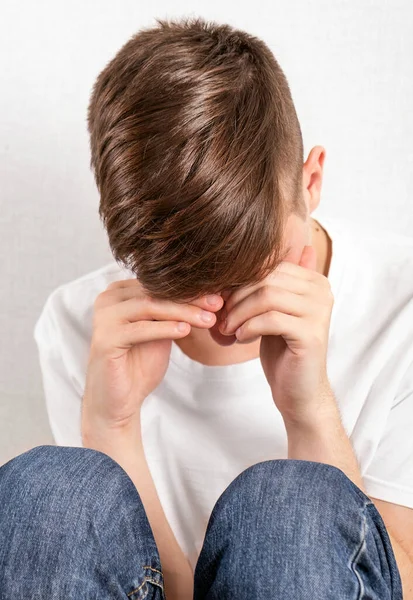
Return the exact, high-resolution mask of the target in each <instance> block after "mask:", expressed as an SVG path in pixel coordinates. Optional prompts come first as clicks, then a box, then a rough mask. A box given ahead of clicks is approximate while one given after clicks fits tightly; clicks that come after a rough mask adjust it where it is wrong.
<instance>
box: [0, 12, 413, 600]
mask: <svg viewBox="0 0 413 600" xmlns="http://www.w3.org/2000/svg"><path fill="white" fill-rule="evenodd" d="M88 129H89V133H90V143H91V166H92V168H93V171H94V175H95V179H96V183H97V187H98V190H99V195H100V206H99V214H100V217H101V218H102V220H103V223H104V225H105V228H106V231H107V234H108V238H109V243H110V247H111V250H112V253H113V256H114V261H113V262H111V263H110V264H109V265H105V266H104V267H102V268H100V269H97V270H96V271H94V272H92V273H88V274H86V275H84V276H82V277H80V278H78V279H77V280H75V281H71V282H68V283H64V284H62V285H61V286H59V287H58V288H57V289H56V290H54V291H53V292H52V293H51V294H50V296H49V297H48V299H47V301H46V303H45V306H44V309H43V311H42V314H41V315H40V317H39V319H38V321H37V323H36V328H35V339H36V343H37V345H38V349H39V357H40V365H41V370H42V374H43V382H44V390H45V399H46V406H47V411H48V415H49V420H50V425H51V429H52V432H53V436H54V439H55V441H56V444H57V446H56V447H53V446H43V447H38V448H35V449H32V450H31V451H29V452H28V453H25V454H23V455H21V456H19V457H16V458H15V459H13V460H12V461H10V462H9V463H7V464H6V465H4V466H3V467H2V468H1V469H0V490H1V501H2V502H3V503H4V502H5V503H6V511H4V515H5V516H4V517H3V519H2V520H1V521H0V531H2V533H3V534H4V535H3V539H6V540H13V539H15V543H14V544H12V543H10V544H9V545H8V546H7V544H3V554H2V561H3V562H2V563H1V564H3V565H4V564H6V565H9V566H8V567H7V568H6V570H3V571H2V572H3V575H1V577H2V580H0V583H2V585H3V587H2V589H7V590H10V591H8V595H7V593H6V596H5V597H6V598H11V597H13V598H14V597H18V596H19V594H20V595H21V594H22V591H23V589H24V590H27V589H28V588H30V589H31V590H32V597H33V598H34V597H53V598H60V597H62V598H63V597H64V598H66V599H67V598H72V597H73V598H75V597H76V598H82V597H85V598H86V597H89V596H88V593H89V594H91V595H93V594H94V597H101V598H106V597H108V598H109V597H110V598H115V597H116V598H118V597H119V598H121V597H122V598H123V597H125V595H127V596H128V597H129V598H133V599H134V598H154V599H156V598H165V597H166V598H168V600H170V599H171V598H172V599H173V600H174V599H176V598H179V599H183V600H186V599H188V598H191V597H192V594H193V595H194V598H196V599H199V600H200V599H201V598H205V599H206V598H208V599H210V600H212V599H218V598H219V599H221V600H226V599H229V598H232V599H237V600H238V599H239V600H242V599H243V598H257V599H258V598H284V599H286V600H290V599H292V598H294V599H295V600H297V599H298V600H301V599H306V598H317V599H321V598H323V599H325V598H334V599H335V600H337V599H338V600H340V599H342V598H343V599H344V598H348V599H349V598H354V599H355V598H360V599H361V598H372V599H379V598H380V600H384V599H387V598H388V599H393V600H396V599H397V600H398V599H400V598H402V597H404V598H405V600H412V598H413V575H412V573H413V558H412V557H413V510H412V509H413V460H412V458H413V442H412V436H411V431H412V430H413V410H412V409H413V344H412V342H411V340H412V339H413V337H412V334H413V318H412V317H413V285H412V281H411V277H409V273H410V272H411V269H412V268H413V252H412V250H413V240H412V239H410V238H409V237H407V236H402V235H399V234H394V233H390V232H387V231H381V230H378V229H374V228H367V227H366V226H365V225H362V224H360V223H357V222H356V221H354V222H353V221H349V220H345V219H338V218H337V217H335V218H334V217H331V216H327V215H324V216H320V217H319V216H318V215H317V219H315V218H314V212H315V211H316V210H317V209H318V208H319V203H320V196H321V186H322V178H323V169H324V159H325V155H326V152H325V149H324V148H323V147H322V146H316V147H314V148H312V149H311V151H310V153H309V155H308V157H307V159H306V161H305V162H304V156H303V140H302V134H301V129H300V125H299V121H298V118H297V114H296V110H295V107H294V103H293V100H292V96H291V91H290V88H289V85H288V83H287V79H286V77H285V75H284V73H283V71H282V69H281V67H280V66H279V64H278V62H277V60H276V59H275V57H274V55H273V54H272V52H271V51H270V49H269V48H268V46H267V45H266V44H265V43H264V42H263V41H262V40H260V39H258V38H257V37H254V36H252V35H250V34H248V33H247V32H244V31H240V30H238V29H234V28H233V27H231V26H229V25H226V24H223V25H222V24H217V23H215V22H206V21H205V20H203V19H201V18H199V17H197V18H190V19H181V20H175V21H171V20H170V21H167V20H161V19H157V25H156V26H154V27H151V28H147V29H142V30H141V31H139V32H138V33H137V34H136V35H134V36H133V37H132V38H131V39H130V40H129V41H128V42H127V43H126V44H125V45H124V46H123V47H122V48H121V49H120V50H119V52H118V53H117V54H116V56H115V57H114V58H113V59H112V60H111V61H110V62H109V63H108V64H107V65H106V67H105V68H104V69H103V71H102V72H101V73H100V74H99V76H98V78H97V81H96V83H95V85H94V88H93V91H92V95H91V100H90V104H89V109H88ZM209 300H211V301H212V304H209ZM214 300H215V302H214ZM203 317H204V318H205V319H206V320H202V319H203ZM178 324H181V325H182V329H178ZM6 489H7V490H10V489H12V490H13V491H12V493H11V495H10V499H9V500H8V499H7V494H6V492H5V490H6ZM30 524H33V525H30ZM27 531H29V532H30V535H29V536H28V535H27ZM13 532H14V538H13ZM23 534H25V535H23ZM42 535H43V537H42ZM23 540H24V541H23ZM5 547H6V550H5V549H4V548H5ZM22 549H23V550H22ZM5 552H6V554H5ZM22 552H23V554H22ZM17 556H19V560H17ZM21 556H23V557H24V560H23V561H21ZM22 562H23V565H22V564H21V563H22ZM10 565H14V568H12V567H10ZM68 565H69V566H68ZM7 569H9V571H8V570H7ZM7 586H8V587H7ZM19 586H20V587H19ZM35 591H37V593H38V595H37V596H35ZM53 594H54V595H53ZM59 594H60V595H59ZM82 594H83V595H82ZM25 597H27V593H26V595H25Z"/></svg>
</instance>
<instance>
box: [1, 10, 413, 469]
mask: <svg viewBox="0 0 413 600" xmlns="http://www.w3.org/2000/svg"><path fill="white" fill-rule="evenodd" d="M145 4H146V6H143V3H141V2H139V1H137V0H134V1H132V0H120V1H118V2H113V1H110V2H109V1H108V0H99V1H97V0H96V1H92V0H82V1H81V0H71V2H67V1H62V0H42V1H41V0H38V1H37V2H31V1H30V0H20V1H17V2H16V1H15V0H2V3H1V6H0V88H1V89H0V142H1V143H0V153H1V159H0V203H1V206H0V209H1V210H0V252H1V257H2V259H1V273H0V336H1V343H0V464H2V463H4V462H5V461H6V460H8V459H9V458H12V457H13V456H15V455H17V454H19V453H21V452H24V451H25V450H28V449H29V448H32V447H33V446H36V445H40V444H49V443H53V440H52V437H51V433H50V430H49V426H48V422H47V416H46V412H45V408H44V400H43V390H42V385H41V378H40V371H39V367H38V362H37V355H36V349H35V345H34V341H33V326H34V322H35V320H36V318H37V316H38V314H39V313H40V310H41V308H42V306H43V304H44V302H45V299H46V297H47V295H48V294H49V293H50V292H51V291H52V290H53V289H54V288H55V287H56V286H57V285H59V284H61V283H63V282H66V281H69V280H71V279H74V278H75V277H78V276H80V275H82V274H83V273H86V272H88V271H90V270H92V269H95V268H97V267H99V266H100V265H102V264H104V263H106V262H108V261H109V260H110V258H111V257H110V253H109V250H108V247H107V243H106V238H105V235H104V232H103V230H102V228H101V225H100V222H99V220H98V217H97V205H98V196H97V192H96V189H95V186H94V182H93V177H92V174H91V172H90V170H89V149H88V138H87V132H86V121H85V119H86V107H87V102H88V97H89V93H90V90H91V87H92V84H93V81H94V79H95V77H96V76H97V74H98V72H99V71H100V70H101V69H102V68H103V66H104V65H105V64H106V62H107V61H108V60H109V59H110V58H111V57H112V55H113V54H114V53H115V52H116V51H117V49H118V48H119V47H120V46H121V45H122V44H123V43H124V42H125V41H126V40H127V39H128V37H129V36H130V35H132V33H134V32H135V31H137V30H138V29H139V28H140V27H144V26H148V25H151V24H152V23H153V18H154V17H155V16H158V17H166V16H184V15H186V16H190V15H194V14H199V15H201V16H204V17H206V18H208V19H216V20H218V21H220V22H229V23H230V24H233V25H235V26H238V27H240V28H243V29H246V30H248V31H250V32H251V33H253V34H256V35H258V36H259V37H261V38H263V39H264V40H265V41H266V42H267V43H268V44H269V45H270V47H271V49H272V50H273V52H274V53H275V55H276V56H277V58H278V59H279V61H280V63H281V65H282V67H283V68H284V70H285V72H286V74H287V77H288V79H289V81H290V85H291V88H292V92H293V96H294V98H295V101H296V106H297V111H298V114H299V117H300V119H301V123H302V129H303V135H304V141H305V147H306V153H308V152H309V150H310V149H311V147H312V146H314V145H316V144H321V145H323V146H324V147H325V148H326V150H327V158H326V163H325V183H324V192H323V204H324V206H325V209H324V208H323V211H324V210H325V211H327V212H329V213H331V214H333V215H343V216H345V217H350V218H355V219H360V220H363V221H366V222H368V221H370V220H371V221H374V222H376V223H377V224H378V225H380V226H383V225H384V226H385V227H388V228H389V229H393V230H396V231H400V232H404V233H408V234H410V233H411V232H412V230H413V209H412V207H413V199H412V188H413V185H412V184H413V175H412V172H413V169H412V166H413V148H412V140H413V117H412V114H413V111H412V110H411V107H412V106H413V77H412V57H413V4H412V3H411V2H410V1H409V0H391V1H390V0H388V1H384V0H376V1H370V2H369V1H366V0H346V1H345V0H343V1H340V2H331V0H313V1H312V2H311V3H308V2H303V1H297V0H293V1H292V0H282V1H281V0H280V1H278V2H273V1H271V2H262V1H261V2H260V1H257V2H245V3H243V4H242V5H240V3H239V2H235V1H229V0H227V2H222V1H220V2H211V1H209V2H206V1H205V2H198V3H195V5H194V3H193V2H184V1H183V0H175V2H173V4H171V3H170V2H167V1H166V0H164V1H162V0H153V1H152V2H151V3H145Z"/></svg>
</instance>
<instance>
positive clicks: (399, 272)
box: [319, 216, 413, 365]
mask: <svg viewBox="0 0 413 600" xmlns="http://www.w3.org/2000/svg"><path fill="white" fill-rule="evenodd" d="M319 222H320V224H321V225H322V226H323V227H325V229H326V231H327V232H328V233H329V235H330V237H331V239H332V241H333V256H332V262H331V267H330V270H332V276H333V281H334V282H335V288H336V289H335V290H334V289H333V292H335V294H334V295H335V304H336V305H337V306H336V307H335V311H336V320H335V326H336V327H337V330H338V331H339V334H340V336H344V337H346V336H349V339H350V338H351V339H352V340H353V344H356V343H359V344H360V345H361V346H363V348H364V350H366V351H367V349H370V350H371V349H373V348H377V350H378V352H380V355H381V356H382V357H383V356H384V355H385V354H386V353H388V354H391V355H392V356H394V357H396V356H399V357H403V360H402V363H403V364H404V365H406V364H407V361H411V360H412V359H413V342H412V340H413V277H412V275H411V274H412V273H413V237H410V236H408V235H403V234H401V233H397V232H394V231H387V230H385V229H384V228H380V227H376V226H374V225H366V224H364V223H360V222H358V221H351V220H348V219H347V220H346V219H338V218H335V217H334V218H332V217H329V216H327V217H325V218H323V217H320V218H319ZM334 261H335V262H334Z"/></svg>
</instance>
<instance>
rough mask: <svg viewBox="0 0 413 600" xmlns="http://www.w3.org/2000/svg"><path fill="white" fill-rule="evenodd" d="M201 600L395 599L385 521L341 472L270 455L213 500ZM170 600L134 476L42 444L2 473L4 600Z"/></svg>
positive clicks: (398, 593)
mask: <svg viewBox="0 0 413 600" xmlns="http://www.w3.org/2000/svg"><path fill="white" fill-rule="evenodd" d="M194 582H195V591H194V598H195V600H201V599H202V600H203V599H205V600H206V599H208V600H247V599H248V600H255V599H257V600H264V599H265V600H267V599H268V600H270V599H271V600H272V599H277V600H304V599H305V600H307V599H308V600H310V599H311V600H344V599H345V600H361V599H363V600H367V599H369V600H400V599H401V598H402V588H401V581H400V575H399V571H398V568H397V565H396V562H395V557H394V554H393V551H392V547H391V544H390V540H389V537H388V534H387V531H386V529H385V526H384V523H383V521H382V519H381V517H380V515H379V513H378V511H377V510H376V508H375V506H374V504H373V503H372V502H371V501H370V500H369V498H368V497H367V496H366V495H365V494H364V493H363V492H362V491H361V490H360V489H359V488H358V487H357V486H356V485H354V484H353V483H352V482H351V481H350V479H348V477H347V476H346V475H345V474H344V473H343V472H342V471H341V470H340V469H337V468H336V467H332V466H330V465H325V464H322V463H317V462H310V461H301V460H271V461H266V462H261V463H258V464H256V465H254V466H252V467H250V468H248V469H246V470H245V471H244V472H243V473H241V474H240V475H239V476H238V477H237V478H236V479H235V480H234V481H233V482H232V483H231V484H230V485H229V486H228V488H227V489H226V490H225V491H224V493H223V494H222V495H221V497H220V498H219V500H218V501H217V503H216V505H215V507H214V509H213V512H212V514H211V518H210V521H209V524H208V529H207V532H206V536H205V540H204V545H203V548H202V551H201V554H200V556H199V559H198V563H197V565H196V569H195V575H194ZM143 598H145V599H146V600H164V599H165V595H164V591H163V577H162V568H161V563H160V559H159V555H158V551H157V548H156V544H155V540H154V538H153V535H152V531H151V527H150V525H149V521H148V519H147V516H146V513H145V510H144V508H143V505H142V503H141V500H140V497H139V494H138V493H137V491H136V488H135V486H134V484H133V482H132V480H131V479H130V478H129V476H128V475H127V473H126V472H125V471H124V470H123V469H122V468H121V467H120V466H119V465H118V463H116V462H115V461H114V460H112V459H111V458H110V457H109V456H107V455H106V454H103V453H102V452H98V451H96V450H91V449H90V448H73V447H66V446H38V447H36V448H33V449H32V450H29V451H28V452H25V453H23V454H20V455H19V456H17V457H15V458H13V459H12V460H10V461H9V462H7V463H6V464H5V465H3V466H2V467H0V599H1V600H23V599H24V600H128V599H129V600H138V599H139V600H141V599H143Z"/></svg>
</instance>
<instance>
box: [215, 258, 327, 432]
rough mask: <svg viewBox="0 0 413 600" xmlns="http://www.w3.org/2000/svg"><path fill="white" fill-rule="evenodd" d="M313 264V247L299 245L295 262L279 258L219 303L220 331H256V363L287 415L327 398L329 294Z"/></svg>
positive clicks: (249, 335)
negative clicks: (258, 361)
mask: <svg viewBox="0 0 413 600" xmlns="http://www.w3.org/2000/svg"><path fill="white" fill-rule="evenodd" d="M315 269H316V252H315V249H314V248H313V247H312V246H305V247H304V250H303V253H302V256H301V259H300V262H299V264H298V265H296V264H294V263H291V262H285V261H284V262H282V263H280V265H279V266H278V267H277V268H276V269H275V271H273V272H272V273H270V275H269V276H267V277H266V278H265V279H264V280H263V281H261V282H260V283H258V284H256V285H254V286H251V287H247V288H242V289H241V290H237V291H236V292H234V293H233V294H232V295H231V296H229V298H228V299H227V301H226V303H225V307H224V309H223V310H224V311H225V312H226V314H227V329H225V330H224V329H223V328H222V327H221V331H222V333H226V334H235V336H236V338H237V340H238V342H239V343H249V342H253V341H255V340H256V339H258V338H259V337H260V336H262V338H261V345H260V358H261V363H262V367H263V370H264V373H265V376H266V378H267V380H268V383H269V385H270V387H271V391H272V395H273V398H274V402H275V404H276V406H277V408H278V409H279V410H280V412H281V414H282V415H283V417H284V419H288V420H290V421H295V420H305V419H308V418H312V416H313V415H314V411H316V410H318V409H320V407H322V405H323V402H324V401H326V402H327V403H328V402H330V399H331V388H330V385H329V382H328V377H327V366H326V363H327V347H328V338H329V329H330V320H331V312H332V308H333V304H334V298H333V295H332V292H331V289H330V283H329V281H328V279H327V278H326V277H325V276H324V275H322V274H320V273H318V272H317V271H316V270H315ZM238 328H241V329H238ZM237 330H238V331H237Z"/></svg>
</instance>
